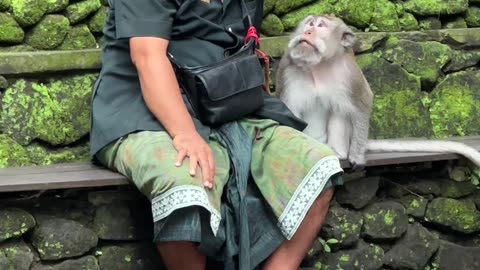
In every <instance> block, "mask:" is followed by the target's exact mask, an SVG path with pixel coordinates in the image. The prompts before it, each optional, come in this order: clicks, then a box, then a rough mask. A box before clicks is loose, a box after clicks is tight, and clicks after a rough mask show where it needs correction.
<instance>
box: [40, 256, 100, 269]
mask: <svg viewBox="0 0 480 270" xmlns="http://www.w3.org/2000/svg"><path fill="white" fill-rule="evenodd" d="M37 270H100V268H99V266H98V262H97V259H96V258H95V257H94V256H91V255H88V256H85V257H81V258H78V259H71V260H66V261H64V262H61V263H57V264H53V265H48V266H41V267H38V269H37Z"/></svg>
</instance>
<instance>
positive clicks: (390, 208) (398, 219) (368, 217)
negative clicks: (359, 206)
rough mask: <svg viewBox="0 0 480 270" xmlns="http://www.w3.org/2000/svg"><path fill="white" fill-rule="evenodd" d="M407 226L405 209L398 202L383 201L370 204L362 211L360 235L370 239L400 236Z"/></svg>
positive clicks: (378, 239) (376, 239)
mask: <svg viewBox="0 0 480 270" xmlns="http://www.w3.org/2000/svg"><path fill="white" fill-rule="evenodd" d="M407 226H408V216H407V214H406V210H405V208H404V207H403V205H401V204H400V203H397V202H394V201H384V202H377V203H374V204H371V205H370V206H368V207H367V208H366V210H365V211H364V212H363V229H362V233H361V234H362V236H363V237H364V239H369V240H371V241H384V240H393V239H398V238H400V237H401V236H402V235H403V234H404V233H405V231H406V230H407Z"/></svg>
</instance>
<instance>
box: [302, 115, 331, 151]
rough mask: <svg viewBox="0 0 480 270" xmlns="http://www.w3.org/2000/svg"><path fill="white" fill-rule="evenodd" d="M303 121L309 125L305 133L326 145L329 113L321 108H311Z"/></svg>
mask: <svg viewBox="0 0 480 270" xmlns="http://www.w3.org/2000/svg"><path fill="white" fill-rule="evenodd" d="M303 120H304V121H305V122H307V123H308V125H307V127H306V128H305V129H304V130H303V132H304V133H305V134H307V135H308V136H310V137H312V138H314V139H315V140H317V141H319V142H321V143H323V144H326V143H327V123H328V111H327V110H325V109H324V108H322V107H321V106H317V107H315V108H310V109H308V110H306V111H305V112H304V116H303Z"/></svg>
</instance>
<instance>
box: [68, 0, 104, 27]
mask: <svg viewBox="0 0 480 270" xmlns="http://www.w3.org/2000/svg"><path fill="white" fill-rule="evenodd" d="M101 5H102V4H100V0H83V1H80V2H75V3H73V4H70V5H69V6H68V7H67V9H66V12H65V14H66V16H67V18H68V19H69V20H70V23H71V24H76V23H78V22H80V21H81V20H83V19H85V18H87V17H88V15H90V14H93V13H94V12H95V11H97V10H98V9H99V8H100V6H101Z"/></svg>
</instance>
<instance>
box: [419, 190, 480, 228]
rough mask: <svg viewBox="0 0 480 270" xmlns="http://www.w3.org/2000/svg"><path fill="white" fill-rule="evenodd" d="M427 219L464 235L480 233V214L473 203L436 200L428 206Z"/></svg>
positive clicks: (443, 199)
mask: <svg viewBox="0 0 480 270" xmlns="http://www.w3.org/2000/svg"><path fill="white" fill-rule="evenodd" d="M425 218H426V220H427V221H429V222H433V223H436V224H440V225H443V226H447V227H450V228H451V229H453V230H455V231H458V232H462V233H473V232H477V231H480V212H478V210H477V209H476V207H475V204H474V203H473V202H471V201H459V200H455V199H450V198H436V199H434V200H433V201H432V202H431V203H430V204H429V205H428V207H427V212H426V214H425Z"/></svg>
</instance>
